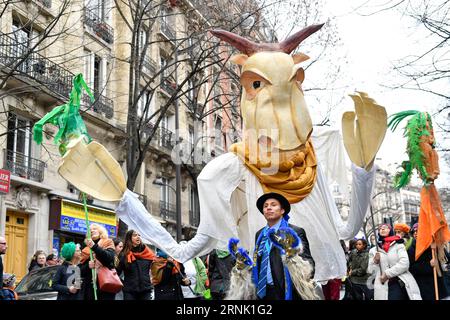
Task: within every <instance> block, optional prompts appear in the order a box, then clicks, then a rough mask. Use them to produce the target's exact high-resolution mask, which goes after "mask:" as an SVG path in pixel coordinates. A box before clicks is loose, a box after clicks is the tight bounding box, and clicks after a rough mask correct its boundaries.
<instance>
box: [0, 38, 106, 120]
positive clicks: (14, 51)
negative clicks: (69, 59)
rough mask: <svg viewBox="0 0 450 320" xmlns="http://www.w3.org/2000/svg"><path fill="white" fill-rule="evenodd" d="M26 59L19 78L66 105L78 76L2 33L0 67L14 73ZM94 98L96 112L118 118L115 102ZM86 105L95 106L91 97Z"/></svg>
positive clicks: (101, 97)
mask: <svg viewBox="0 0 450 320" xmlns="http://www.w3.org/2000/svg"><path fill="white" fill-rule="evenodd" d="M27 55H28V56H27ZM24 56H27V57H26V58H25V59H24V60H23V61H22V62H21V63H20V64H19V65H18V66H17V67H16V69H15V71H16V73H17V74H18V75H19V76H23V77H25V78H29V79H31V80H33V81H36V82H37V83H38V84H39V85H40V86H43V87H44V88H47V90H48V94H49V95H51V96H53V97H55V98H56V99H58V100H62V101H65V100H67V99H68V98H69V95H70V91H71V90H72V79H73V77H74V76H75V75H74V74H73V73H72V72H70V71H69V70H67V69H65V68H64V67H62V66H61V65H59V64H56V63H54V62H52V61H51V60H49V59H47V58H46V57H44V56H43V55H41V54H39V53H37V52H32V53H29V49H28V47H27V46H25V45H23V44H22V43H20V42H18V41H17V40H16V39H14V38H12V37H10V36H8V35H6V34H3V33H0V65H2V66H4V67H6V68H8V69H10V68H12V67H14V66H15V65H16V63H17V62H18V61H20V60H21V59H23V57H24ZM14 75H15V74H14ZM94 96H95V97H96V99H95V100H96V101H95V103H94V107H93V110H94V111H95V112H98V113H104V114H105V116H106V117H107V118H108V119H111V118H112V117H113V115H114V105H113V101H112V100H111V99H108V98H107V97H105V96H103V95H100V94H98V93H97V94H95V93H94ZM83 102H85V103H86V104H87V105H91V102H90V100H89V97H87V96H85V97H83Z"/></svg>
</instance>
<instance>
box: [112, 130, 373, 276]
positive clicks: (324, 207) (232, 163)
mask: <svg viewBox="0 0 450 320" xmlns="http://www.w3.org/2000/svg"><path fill="white" fill-rule="evenodd" d="M312 141H313V146H314V148H315V151H316V156H317V160H318V162H319V163H318V167H317V180H316V182H315V185H314V188H313V190H312V191H311V193H310V194H309V195H308V196H307V197H306V198H305V199H303V200H302V201H300V202H298V203H295V204H291V212H290V214H289V216H290V217H291V218H290V220H289V223H291V224H293V225H296V226H299V227H302V228H303V229H305V231H306V236H307V238H308V241H309V247H310V250H311V254H312V256H313V258H314V261H315V275H314V279H315V280H317V281H325V280H328V279H334V278H341V277H343V276H345V274H346V272H347V266H346V259H345V256H344V251H343V249H342V247H341V245H340V242H339V240H340V239H351V238H353V237H354V236H355V235H356V234H357V233H358V231H359V230H360V228H361V226H362V223H363V219H364V217H365V215H366V212H367V208H368V205H369V200H370V195H371V190H372V183H373V177H374V172H375V170H374V168H372V170H371V171H370V172H366V171H365V170H364V169H362V168H359V167H356V166H354V165H352V193H351V204H350V214H349V217H348V220H347V221H346V222H344V221H342V219H341V217H340V215H339V212H338V210H337V208H336V205H335V202H334V200H333V197H332V196H331V192H330V188H329V183H328V181H335V182H337V183H338V184H339V185H340V186H341V190H343V191H344V193H345V192H346V188H347V184H346V174H347V169H346V166H345V161H344V147H343V145H342V139H341V136H340V133H339V132H338V131H337V130H318V129H317V128H315V131H314V133H313V135H312ZM374 167H375V166H374ZM197 184H198V193H199V202H200V225H199V227H198V230H197V235H196V236H195V237H194V239H192V240H191V241H189V242H188V243H187V244H184V245H180V244H178V243H177V242H176V241H175V240H174V239H173V238H172V237H171V235H170V234H169V233H168V232H167V231H166V230H165V229H164V228H163V227H162V226H161V225H160V223H159V222H157V221H156V219H154V218H152V216H151V215H150V214H149V213H148V212H147V211H146V209H145V208H144V206H143V205H142V204H141V202H140V201H139V199H138V197H137V195H136V194H134V193H132V192H131V191H129V190H127V191H126V192H125V194H124V197H123V199H122V200H121V202H120V203H119V205H118V207H117V209H116V213H117V215H118V216H119V218H120V219H122V220H123V221H124V222H125V223H126V224H127V225H128V227H129V228H130V229H134V230H137V231H138V232H139V233H140V235H141V237H142V238H143V239H144V241H148V242H150V243H152V244H154V245H155V246H157V247H159V248H161V249H163V250H164V251H166V252H167V253H168V254H169V255H170V256H172V257H173V258H174V259H176V260H178V261H180V262H185V261H187V260H190V259H191V258H192V257H194V256H200V255H204V254H207V253H208V252H210V251H211V250H212V249H214V248H221V249H226V248H227V243H228V240H229V239H230V238H231V237H235V238H239V239H240V240H241V242H240V243H239V245H240V246H243V247H244V248H246V249H247V250H248V251H249V252H250V253H253V249H254V242H255V234H256V232H257V231H258V230H259V229H260V228H262V227H263V226H264V225H265V224H266V221H265V219H264V216H263V215H262V214H261V213H260V212H259V211H258V209H257V208H256V200H257V199H258V197H259V196H261V195H262V194H263V190H262V187H261V185H260V184H259V182H258V180H257V178H256V177H255V176H254V175H253V174H252V173H251V172H250V171H249V170H248V169H247V168H246V166H245V165H244V163H243V162H242V160H241V159H240V158H239V157H238V156H236V155H235V154H234V153H226V154H223V155H221V156H219V157H217V158H215V159H213V160H212V161H211V162H209V163H208V164H207V165H206V166H205V168H204V169H203V170H202V172H201V173H200V175H199V177H198V180H197Z"/></svg>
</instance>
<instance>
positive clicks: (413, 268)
mask: <svg viewBox="0 0 450 320" xmlns="http://www.w3.org/2000/svg"><path fill="white" fill-rule="evenodd" d="M412 232H413V235H414V240H413V242H412V244H411V246H410V247H409V249H408V257H409V272H411V274H412V275H413V277H414V279H416V282H417V285H418V286H419V289H420V295H421V296H422V300H435V299H436V295H435V292H434V274H433V267H432V266H431V263H430V261H431V260H432V258H433V255H432V252H431V247H429V248H428V249H426V250H425V251H424V252H423V253H422V254H421V255H420V257H419V259H418V260H417V261H416V258H415V257H416V240H417V225H416V224H415V225H414V226H413V230H412ZM437 265H438V267H439V268H440V263H437ZM441 272H442V269H441ZM437 282H438V291H439V299H442V298H445V297H447V296H448V294H447V288H446V287H445V283H444V278H443V277H439V276H438V277H437Z"/></svg>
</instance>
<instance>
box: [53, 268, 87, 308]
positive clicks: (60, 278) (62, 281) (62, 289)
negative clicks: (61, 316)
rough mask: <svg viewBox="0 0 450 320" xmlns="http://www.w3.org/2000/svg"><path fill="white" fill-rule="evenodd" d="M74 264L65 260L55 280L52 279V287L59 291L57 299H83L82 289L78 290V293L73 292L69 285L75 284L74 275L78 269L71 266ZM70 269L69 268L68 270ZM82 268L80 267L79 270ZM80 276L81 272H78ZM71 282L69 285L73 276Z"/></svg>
mask: <svg viewBox="0 0 450 320" xmlns="http://www.w3.org/2000/svg"><path fill="white" fill-rule="evenodd" d="M71 266H72V265H71V264H70V263H68V262H64V263H63V264H62V265H61V266H59V268H58V271H56V273H55V275H54V277H53V281H52V289H53V290H55V291H58V298H57V299H56V300H81V299H82V297H81V290H78V291H77V293H71V292H70V291H69V286H72V285H74V284H75V279H76V278H75V276H73V275H74V274H75V273H76V271H75V269H73V268H70V269H69V267H71ZM76 268H78V267H76ZM68 269H69V270H68ZM79 270H80V269H78V271H79ZM78 276H80V274H78ZM71 277H72V279H70V280H71V283H70V285H69V286H68V280H69V278H71Z"/></svg>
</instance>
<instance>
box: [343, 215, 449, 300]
mask: <svg viewBox="0 0 450 320" xmlns="http://www.w3.org/2000/svg"><path fill="white" fill-rule="evenodd" d="M418 228H419V224H418V223H415V224H414V225H413V226H412V228H411V227H410V226H408V225H406V224H404V223H397V224H395V225H394V227H392V226H391V225H390V224H387V223H384V224H381V225H380V226H379V228H378V239H377V241H376V243H374V244H373V245H371V246H370V248H369V247H368V243H367V241H366V240H365V239H357V240H354V241H350V243H349V251H348V253H347V259H348V263H347V265H348V273H347V277H346V279H345V282H344V285H345V295H344V298H343V299H345V300H435V299H436V291H435V285H434V267H436V270H437V272H436V274H437V276H436V279H437V284H438V290H437V293H438V299H446V298H447V299H448V297H449V296H450V270H449V261H450V255H449V250H448V249H449V248H447V250H446V259H445V260H446V261H437V259H433V257H432V252H431V247H429V248H428V249H427V250H426V251H425V252H424V253H423V254H422V255H421V256H420V257H419V258H418V259H417V260H416V257H415V256H416V238H417V230H418Z"/></svg>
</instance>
